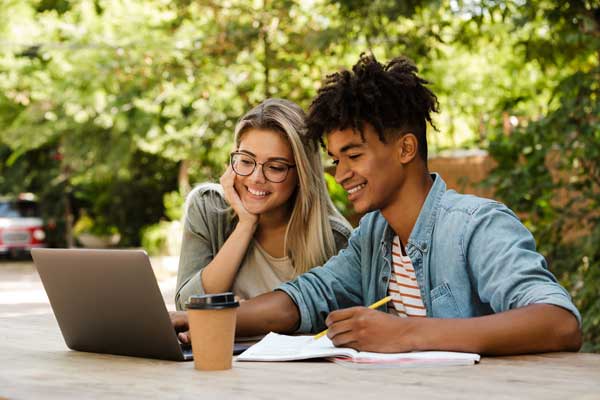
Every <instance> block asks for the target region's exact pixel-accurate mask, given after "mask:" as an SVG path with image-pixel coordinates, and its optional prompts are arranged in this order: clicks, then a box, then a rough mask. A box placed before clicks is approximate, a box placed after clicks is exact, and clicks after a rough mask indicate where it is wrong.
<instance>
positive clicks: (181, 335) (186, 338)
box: [177, 331, 192, 344]
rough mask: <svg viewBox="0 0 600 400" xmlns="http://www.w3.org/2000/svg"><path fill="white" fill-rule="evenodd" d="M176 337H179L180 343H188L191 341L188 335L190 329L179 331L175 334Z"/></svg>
mask: <svg viewBox="0 0 600 400" xmlns="http://www.w3.org/2000/svg"><path fill="white" fill-rule="evenodd" d="M177 338H178V339H179V341H180V342H181V343H184V344H190V343H191V342H192V341H191V337H190V331H185V332H179V333H178V334H177Z"/></svg>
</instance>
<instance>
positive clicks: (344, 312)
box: [325, 307, 365, 327]
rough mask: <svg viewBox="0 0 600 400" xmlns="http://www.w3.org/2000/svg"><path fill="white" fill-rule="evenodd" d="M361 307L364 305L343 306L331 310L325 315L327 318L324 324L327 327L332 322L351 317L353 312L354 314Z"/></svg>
mask: <svg viewBox="0 0 600 400" xmlns="http://www.w3.org/2000/svg"><path fill="white" fill-rule="evenodd" d="M363 308H365V307H350V308H344V309H341V310H336V311H332V312H330V313H329V315H328V316H327V319H326V320H325V324H326V325H327V326H328V327H329V326H331V325H332V324H335V323H336V322H339V321H343V320H345V319H349V318H352V317H353V316H354V314H356V313H357V312H358V311H359V310H361V309H363Z"/></svg>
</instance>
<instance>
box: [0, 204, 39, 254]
mask: <svg viewBox="0 0 600 400" xmlns="http://www.w3.org/2000/svg"><path fill="white" fill-rule="evenodd" d="M45 240H46V233H45V232H44V223H43V221H42V219H41V218H40V215H39V210H38V204H37V202H36V201H35V197H34V196H33V194H31V193H23V194H21V195H19V196H18V197H17V198H16V199H15V198H8V197H0V254H11V255H15V254H18V253H22V252H29V251H30V250H31V249H32V248H34V247H46V242H45Z"/></svg>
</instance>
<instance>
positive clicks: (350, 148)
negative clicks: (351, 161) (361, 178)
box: [327, 143, 365, 157]
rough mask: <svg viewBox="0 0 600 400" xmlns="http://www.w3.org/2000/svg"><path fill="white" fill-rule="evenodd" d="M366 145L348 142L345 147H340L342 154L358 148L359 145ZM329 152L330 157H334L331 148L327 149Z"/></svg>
mask: <svg viewBox="0 0 600 400" xmlns="http://www.w3.org/2000/svg"><path fill="white" fill-rule="evenodd" d="M364 145H365V144H364V143H350V144H347V145H345V146H344V147H342V148H341V149H340V154H342V153H345V152H347V151H348V150H352V149H354V148H357V147H363V146H364ZM327 154H328V155H329V156H330V157H333V154H331V152H330V151H329V150H327Z"/></svg>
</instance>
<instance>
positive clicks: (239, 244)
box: [175, 99, 351, 309]
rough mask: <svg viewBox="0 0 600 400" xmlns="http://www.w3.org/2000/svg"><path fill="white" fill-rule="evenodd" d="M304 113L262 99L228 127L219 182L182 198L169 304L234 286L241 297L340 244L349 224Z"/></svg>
mask: <svg viewBox="0 0 600 400" xmlns="http://www.w3.org/2000/svg"><path fill="white" fill-rule="evenodd" d="M304 120H305V114H304V112H303V111H302V109H301V108H300V107H299V106H298V105H296V104H294V103H292V102H290V101H287V100H281V99H268V100H265V101H264V102H263V103H261V104H260V105H259V106H257V107H256V108H254V109H252V110H250V111H249V112H248V113H247V114H246V115H244V116H243V117H242V118H241V120H240V121H239V122H238V124H237V126H236V128H235V150H234V151H233V152H232V153H231V157H230V165H229V167H228V168H227V170H226V171H225V173H224V174H223V176H222V177H221V180H220V182H221V184H220V185H218V184H213V183H208V184H202V185H200V186H198V187H197V188H195V189H194V190H193V191H192V192H191V193H190V194H189V196H188V198H187V201H186V213H185V217H184V233H183V243H182V249H181V256H180V260H179V272H178V276H177V291H176V294H175V303H176V305H177V308H178V309H183V308H184V304H185V302H186V301H187V299H188V297H189V296H190V295H193V294H203V293H220V292H226V291H233V292H234V294H236V295H237V296H239V297H240V298H241V299H248V298H251V297H255V296H257V295H259V294H262V293H265V292H268V291H271V290H273V289H274V288H275V287H277V286H279V285H280V284H281V283H283V282H286V281H288V280H290V279H292V278H295V277H296V276H298V275H300V274H302V273H303V272H306V271H308V270H309V269H311V268H312V267H314V266H317V265H321V264H323V263H324V262H325V261H327V260H328V259H329V258H330V257H332V256H333V255H335V254H337V252H338V251H339V250H341V249H342V248H343V247H345V246H346V243H347V239H348V236H349V235H350V231H351V227H350V224H349V223H348V222H347V221H346V220H345V219H344V218H343V217H342V216H341V215H340V213H339V212H338V211H337V210H336V209H335V207H334V206H333V203H332V202H331V199H330V198H329V195H328V193H327V188H326V185H325V181H324V178H323V168H322V165H321V156H320V154H319V149H318V146H319V145H318V142H316V141H310V140H308V139H307V138H306V136H305V133H306V130H305V125H304Z"/></svg>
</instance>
